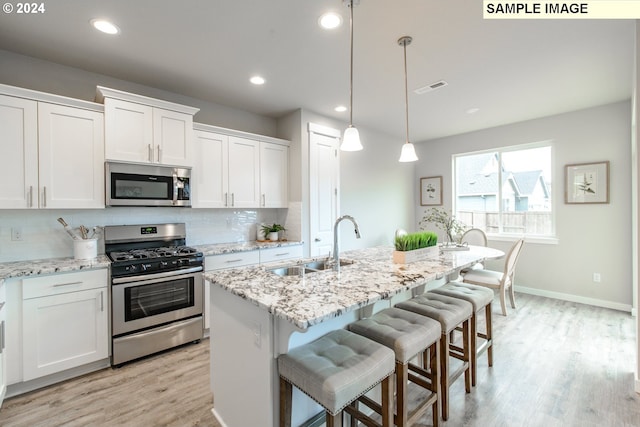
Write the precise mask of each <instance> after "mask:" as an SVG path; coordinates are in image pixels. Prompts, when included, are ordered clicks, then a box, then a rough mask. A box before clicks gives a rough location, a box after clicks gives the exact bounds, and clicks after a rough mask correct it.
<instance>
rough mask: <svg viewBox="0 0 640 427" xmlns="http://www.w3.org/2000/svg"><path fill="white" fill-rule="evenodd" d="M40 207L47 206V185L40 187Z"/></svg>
mask: <svg viewBox="0 0 640 427" xmlns="http://www.w3.org/2000/svg"><path fill="white" fill-rule="evenodd" d="M42 207H43V208H46V207H47V186H46V185H45V186H44V187H42Z"/></svg>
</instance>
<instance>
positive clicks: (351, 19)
mask: <svg viewBox="0 0 640 427" xmlns="http://www.w3.org/2000/svg"><path fill="white" fill-rule="evenodd" d="M349 8H350V9H351V14H350V18H349V37H350V38H351V47H350V49H351V51H350V55H351V65H350V76H349V126H353V0H351V5H350V6H349Z"/></svg>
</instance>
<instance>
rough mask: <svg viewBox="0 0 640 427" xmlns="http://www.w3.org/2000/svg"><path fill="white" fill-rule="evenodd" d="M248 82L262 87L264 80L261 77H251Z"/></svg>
mask: <svg viewBox="0 0 640 427" xmlns="http://www.w3.org/2000/svg"><path fill="white" fill-rule="evenodd" d="M249 81H250V82H251V83H253V84H254V85H263V84H264V82H265V79H264V78H263V77H260V76H253V77H251V78H250V79H249Z"/></svg>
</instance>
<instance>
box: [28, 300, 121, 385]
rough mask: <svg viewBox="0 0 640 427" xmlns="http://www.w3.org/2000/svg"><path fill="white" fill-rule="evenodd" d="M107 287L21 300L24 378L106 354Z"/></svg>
mask: <svg viewBox="0 0 640 427" xmlns="http://www.w3.org/2000/svg"><path fill="white" fill-rule="evenodd" d="M107 289H108V288H106V287H105V288H99V289H90V290H85V291H79V292H70V293H66V294H59V295H52V296H47V297H40V298H33V299H29V300H25V301H23V312H22V313H23V318H22V325H23V338H22V339H23V380H24V381H28V380H32V379H34V378H38V377H42V376H44V375H49V374H53V373H56V372H60V371H63V370H65V369H70V368H74V367H77V366H80V365H84V364H87V363H91V362H95V361H98V360H101V359H104V358H107V357H108V356H109V348H108V343H109V337H108V331H107V321H108V316H107V313H108V301H107V298H108V292H107Z"/></svg>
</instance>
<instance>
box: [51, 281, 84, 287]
mask: <svg viewBox="0 0 640 427" xmlns="http://www.w3.org/2000/svg"><path fill="white" fill-rule="evenodd" d="M81 284H82V282H69V283H57V284H55V285H53V287H54V288H60V287H62V286H72V285H81Z"/></svg>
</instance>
